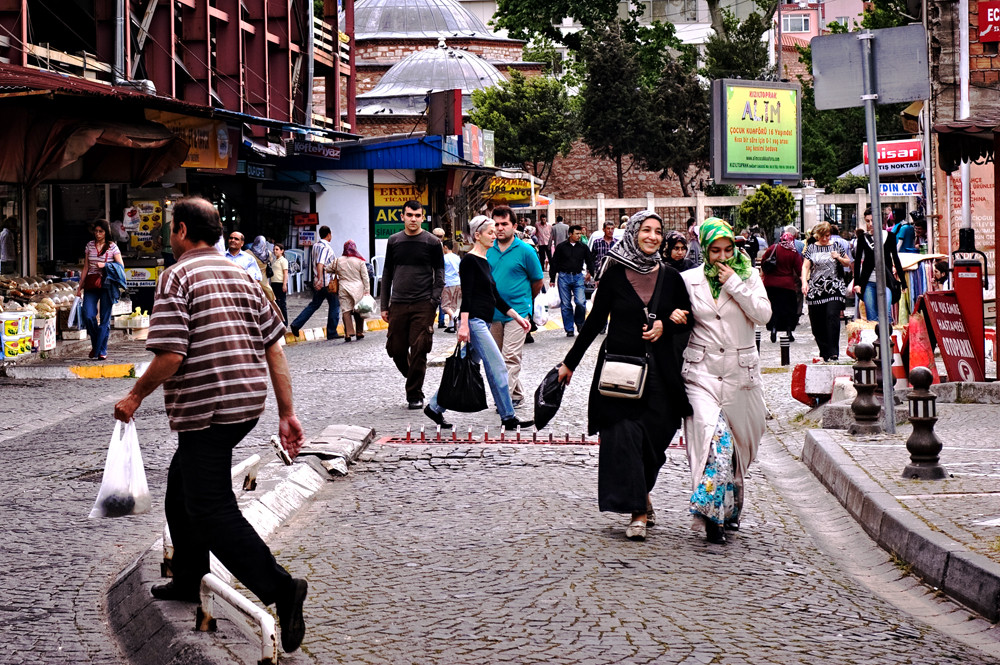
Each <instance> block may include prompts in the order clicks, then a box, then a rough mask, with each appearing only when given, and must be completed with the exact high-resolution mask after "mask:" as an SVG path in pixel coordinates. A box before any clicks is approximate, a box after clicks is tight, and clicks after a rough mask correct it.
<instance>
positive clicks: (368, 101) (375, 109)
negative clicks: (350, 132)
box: [358, 0, 505, 115]
mask: <svg viewBox="0 0 1000 665" xmlns="http://www.w3.org/2000/svg"><path fill="white" fill-rule="evenodd" d="M397 1H402V0H397ZM503 80H505V79H504V76H503V74H501V73H500V70H498V69H497V68H496V67H494V66H493V65H491V64H490V63H488V62H486V61H485V60H483V59H482V58H480V57H479V56H477V55H476V54H474V53H470V52H468V51H463V50H459V49H454V48H451V47H449V46H447V45H446V44H445V43H444V40H443V39H442V40H441V41H440V42H439V43H438V46H437V48H430V49H424V50H423V51H416V52H415V53H411V54H410V55H408V56H406V57H405V58H403V59H402V60H400V61H399V62H397V63H396V64H395V65H393V66H392V67H390V68H389V71H387V72H386V73H385V75H384V76H383V77H382V80H380V81H379V83H378V85H376V86H375V87H374V88H372V89H371V90H370V91H368V92H366V93H364V94H361V95H358V113H360V114H362V115H375V114H379V113H393V114H395V113H399V114H419V113H421V112H423V110H424V108H425V106H426V100H425V98H426V97H427V93H428V92H434V91H439V90H451V89H459V90H461V91H462V109H463V110H469V109H471V108H472V91H473V90H481V89H483V88H489V87H490V86H493V85H496V84H498V83H500V82H501V81H503Z"/></svg>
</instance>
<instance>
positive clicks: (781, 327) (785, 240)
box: [760, 233, 802, 344]
mask: <svg viewBox="0 0 1000 665" xmlns="http://www.w3.org/2000/svg"><path fill="white" fill-rule="evenodd" d="M760 269H761V280H762V281H763V282H764V289H765V290H766V291H767V299H768V300H770V301H771V312H772V314H771V320H770V321H768V322H767V329H768V330H770V331H771V343H772V344H773V343H774V342H776V341H777V338H778V332H779V331H781V332H785V333H788V340H789V341H790V342H794V341H795V336H794V335H792V331H794V330H795V327H796V326H797V325H798V324H799V310H798V292H799V288H800V286H799V284H800V283H801V280H802V255H801V254H799V253H798V252H797V251H795V236H794V235H792V234H791V233H783V234H782V235H781V241H780V242H776V243H775V244H773V245H771V246H770V247H768V248H767V249H766V250H764V255H763V256H762V257H761V262H760Z"/></svg>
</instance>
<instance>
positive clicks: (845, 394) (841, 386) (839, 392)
mask: <svg viewBox="0 0 1000 665" xmlns="http://www.w3.org/2000/svg"><path fill="white" fill-rule="evenodd" d="M857 396H858V391H857V389H856V388H855V387H854V380H853V379H852V378H851V377H847V376H838V377H837V378H836V379H834V380H833V392H832V393H831V394H830V401H831V402H843V401H845V400H846V401H848V402H853V401H854V398H855V397H857Z"/></svg>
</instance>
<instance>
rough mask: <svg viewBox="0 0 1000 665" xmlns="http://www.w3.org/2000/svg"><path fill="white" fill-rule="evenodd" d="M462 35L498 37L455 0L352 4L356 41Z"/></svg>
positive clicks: (377, 0)
mask: <svg viewBox="0 0 1000 665" xmlns="http://www.w3.org/2000/svg"><path fill="white" fill-rule="evenodd" d="M340 24H341V25H344V22H343V18H341V22H340ZM462 37H464V38H472V39H491V40H492V39H501V38H500V37H497V36H496V35H494V34H493V33H492V32H490V29H489V28H487V27H486V25H484V24H483V22H482V21H481V20H479V18H477V17H476V16H475V15H474V14H473V13H472V12H470V11H469V10H468V9H466V8H465V7H463V6H462V5H461V3H459V2H457V0H358V2H357V3H355V5H354V38H355V39H357V40H360V39H375V38H382V39H401V38H410V39H418V38H433V39H451V38H462Z"/></svg>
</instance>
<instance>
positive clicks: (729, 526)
mask: <svg viewBox="0 0 1000 665" xmlns="http://www.w3.org/2000/svg"><path fill="white" fill-rule="evenodd" d="M725 527H726V531H739V530H740V521H739V520H726V525H725Z"/></svg>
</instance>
